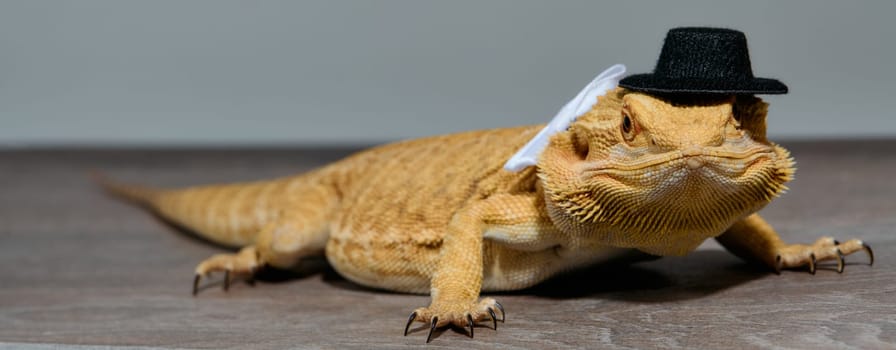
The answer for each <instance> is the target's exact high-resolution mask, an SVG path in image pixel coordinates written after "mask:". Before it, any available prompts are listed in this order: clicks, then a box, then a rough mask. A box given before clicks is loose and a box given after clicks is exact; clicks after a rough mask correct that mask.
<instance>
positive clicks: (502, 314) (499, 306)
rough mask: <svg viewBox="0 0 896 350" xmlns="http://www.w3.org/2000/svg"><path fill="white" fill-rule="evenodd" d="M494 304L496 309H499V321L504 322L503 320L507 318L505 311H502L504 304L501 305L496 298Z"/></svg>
mask: <svg viewBox="0 0 896 350" xmlns="http://www.w3.org/2000/svg"><path fill="white" fill-rule="evenodd" d="M495 306H497V307H498V310H501V323H504V320H506V319H507V313H506V312H504V306H503V305H501V303H499V302H498V301H497V300H495Z"/></svg>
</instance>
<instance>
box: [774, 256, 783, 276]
mask: <svg viewBox="0 0 896 350" xmlns="http://www.w3.org/2000/svg"><path fill="white" fill-rule="evenodd" d="M783 267H784V265H783V263H782V262H781V255H778V256H776V257H775V273H776V274H778V275H780V274H781V269H782V268H783Z"/></svg>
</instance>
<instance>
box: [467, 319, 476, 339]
mask: <svg viewBox="0 0 896 350" xmlns="http://www.w3.org/2000/svg"><path fill="white" fill-rule="evenodd" d="M467 326H468V327H470V338H472V337H473V326H475V324H473V315H470V314H467Z"/></svg>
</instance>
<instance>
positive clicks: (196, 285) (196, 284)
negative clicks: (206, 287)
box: [193, 273, 202, 297]
mask: <svg viewBox="0 0 896 350" xmlns="http://www.w3.org/2000/svg"><path fill="white" fill-rule="evenodd" d="M200 279H202V275H200V274H198V273H197V274H196V276H195V277H193V296H194V297H195V296H196V293H198V292H199V280H200Z"/></svg>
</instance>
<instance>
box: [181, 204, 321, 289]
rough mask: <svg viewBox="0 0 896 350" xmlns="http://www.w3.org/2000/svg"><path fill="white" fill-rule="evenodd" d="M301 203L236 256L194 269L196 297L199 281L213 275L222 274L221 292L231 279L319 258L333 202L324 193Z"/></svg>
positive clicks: (209, 261)
mask: <svg viewBox="0 0 896 350" xmlns="http://www.w3.org/2000/svg"><path fill="white" fill-rule="evenodd" d="M302 199H303V200H302V201H301V203H290V204H289V205H286V206H285V208H284V209H283V210H281V211H280V213H279V214H278V215H277V218H276V219H274V220H273V221H271V222H269V223H267V224H265V225H264V226H263V227H262V228H261V231H260V232H258V235H256V236H255V239H254V243H253V244H251V245H248V246H246V247H244V248H242V249H241V250H240V251H239V252H238V253H236V254H217V255H214V256H212V257H210V258H208V259H206V260H204V261H203V262H201V263H199V265H198V266H196V275H195V277H194V280H193V294H194V295H195V294H196V292H197V290H198V288H199V282H200V280H201V279H202V278H203V277H205V276H207V275H208V274H209V273H212V272H219V271H223V272H224V285H223V286H224V289H225V290H227V289H228V287H229V286H230V281H231V278H235V277H239V278H247V279H248V281H250V282H251V281H253V280H252V277H253V276H254V275H255V273H256V272H257V271H258V270H259V269H260V268H262V267H264V266H272V267H276V268H282V269H288V268H292V267H294V266H296V265H298V264H299V262H300V260H301V259H302V258H304V257H309V256H314V255H322V254H323V251H324V247H325V246H326V243H327V240H328V239H329V236H330V234H329V220H330V212H331V210H330V208H331V207H332V204H333V202H332V199H331V198H330V197H328V196H327V193H326V191H310V192H308V193H306V195H305V196H303V197H302Z"/></svg>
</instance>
